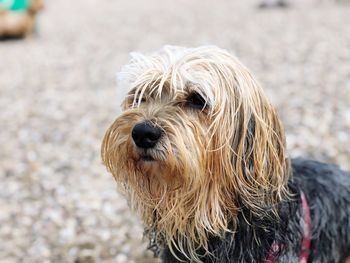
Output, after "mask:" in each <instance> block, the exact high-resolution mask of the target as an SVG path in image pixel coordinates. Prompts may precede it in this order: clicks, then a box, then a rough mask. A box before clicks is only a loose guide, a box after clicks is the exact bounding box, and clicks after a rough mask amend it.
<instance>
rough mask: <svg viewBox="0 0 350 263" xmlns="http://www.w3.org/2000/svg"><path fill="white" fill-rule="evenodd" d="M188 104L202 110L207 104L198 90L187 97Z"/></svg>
mask: <svg viewBox="0 0 350 263" xmlns="http://www.w3.org/2000/svg"><path fill="white" fill-rule="evenodd" d="M186 104H187V106H189V107H191V108H194V109H199V110H202V109H204V108H205V107H206V106H207V102H206V101H205V99H204V98H203V97H202V96H201V95H200V94H199V93H197V92H193V93H191V94H190V95H189V96H188V97H187V99H186Z"/></svg>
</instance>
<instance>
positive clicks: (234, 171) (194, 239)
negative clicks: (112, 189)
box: [102, 46, 289, 262]
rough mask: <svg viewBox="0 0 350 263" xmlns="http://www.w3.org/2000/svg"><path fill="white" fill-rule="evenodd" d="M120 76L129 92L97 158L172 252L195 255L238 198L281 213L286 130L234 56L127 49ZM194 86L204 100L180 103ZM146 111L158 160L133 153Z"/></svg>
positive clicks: (218, 231) (263, 211)
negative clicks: (158, 131) (157, 136)
mask: <svg viewBox="0 0 350 263" xmlns="http://www.w3.org/2000/svg"><path fill="white" fill-rule="evenodd" d="M118 79H119V88H120V89H128V90H129V93H128V96H127V97H126V99H125V101H124V103H123V110H124V111H123V113H122V114H121V116H119V117H118V118H117V119H116V121H115V122H114V123H113V124H112V125H111V127H110V128H109V129H108V131H107V132H106V135H105V137H104V140H103V143H102V160H103V163H104V164H105V165H106V166H107V168H108V170H109V171H110V172H111V173H112V174H113V176H114V178H115V179H116V181H117V182H118V184H119V185H120V186H122V190H123V191H124V192H125V193H126V195H127V196H128V199H129V201H130V204H131V206H132V208H133V209H135V210H136V211H137V212H138V214H139V215H140V216H141V217H142V219H143V221H144V222H145V223H146V224H147V225H150V226H151V228H154V229H155V232H156V233H159V238H162V239H164V241H165V243H166V245H167V246H168V247H169V248H170V250H171V251H172V253H173V254H174V255H176V254H177V253H176V251H180V252H181V253H182V254H184V255H186V256H187V257H188V259H191V260H193V261H197V262H200V255H198V250H199V249H200V248H201V249H204V251H205V253H208V249H207V248H208V243H207V240H208V235H212V236H222V235H223V234H224V233H225V232H227V231H229V232H234V231H235V222H236V216H237V214H238V212H239V210H240V209H241V208H242V205H243V206H244V207H246V208H248V209H250V210H251V211H252V213H253V214H254V215H256V216H264V217H265V216H268V215H270V214H271V212H272V214H275V215H276V216H277V208H276V204H278V203H279V202H280V201H281V200H282V199H283V198H286V197H287V196H288V191H287V187H286V184H287V180H288V176H289V164H288V162H287V158H286V152H285V136H284V131H283V128H282V126H281V123H280V120H279V118H278V116H277V113H276V112H275V110H274V108H273V107H272V106H271V104H270V103H269V101H268V99H267V98H266V97H265V95H264V94H263V92H262V90H261V88H260V85H259V84H258V82H257V81H256V80H255V79H254V77H253V76H252V75H251V74H250V73H249V71H248V70H247V69H246V68H245V67H244V66H243V65H242V64H241V63H240V62H239V61H238V60H237V59H236V58H235V57H234V56H232V55H230V54H229V53H228V52H226V51H224V50H222V49H219V48H217V47H213V46H206V47H200V48H196V49H187V48H179V47H170V46H166V47H164V48H163V49H162V50H161V51H159V52H157V53H154V54H151V55H148V56H145V55H142V54H139V53H133V54H132V59H131V61H130V63H129V64H128V65H126V66H124V67H123V68H122V70H121V72H120V73H119V75H118ZM192 92H197V93H199V94H201V96H202V97H203V98H205V99H206V103H207V105H206V107H205V108H204V109H203V110H202V111H195V110H193V109H188V108H186V104H185V103H186V98H187V97H188V95H189V94H191V93H192ZM145 120H147V121H151V122H152V123H153V124H154V125H157V126H159V127H161V128H162V129H163V130H164V134H165V136H164V139H163V140H162V141H161V142H160V145H159V146H157V148H156V149H154V150H152V151H154V152H153V155H155V156H157V159H158V160H159V161H158V162H157V164H146V163H143V162H139V161H138V159H137V153H135V149H134V146H133V142H132V139H131V136H130V134H131V130H132V128H133V126H134V125H135V124H136V123H138V122H140V121H145ZM229 224H230V226H229Z"/></svg>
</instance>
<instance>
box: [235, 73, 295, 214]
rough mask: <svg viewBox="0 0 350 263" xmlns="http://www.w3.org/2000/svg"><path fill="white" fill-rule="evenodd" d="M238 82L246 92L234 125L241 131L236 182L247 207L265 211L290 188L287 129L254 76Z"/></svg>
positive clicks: (238, 136)
mask: <svg viewBox="0 0 350 263" xmlns="http://www.w3.org/2000/svg"><path fill="white" fill-rule="evenodd" d="M236 78H239V76H236ZM238 83H239V84H237V85H241V87H238V90H240V91H243V90H244V93H241V94H240V96H241V97H240V98H238V100H240V102H239V103H238V105H240V106H239V109H238V110H236V112H237V116H235V118H234V119H233V122H234V123H233V124H232V125H233V126H234V128H235V129H236V130H237V132H236V133H235V135H236V136H235V137H234V138H233V139H232V149H233V155H232V165H233V170H234V173H235V176H234V180H236V182H235V185H236V186H237V189H238V190H237V191H238V192H237V194H238V195H239V198H240V200H241V201H242V202H243V204H244V205H245V206H249V207H250V208H252V209H253V210H256V211H259V210H261V211H264V210H266V208H268V207H270V208H273V207H274V205H275V204H276V203H278V201H279V200H281V198H282V197H284V196H285V194H286V191H287V190H286V183H287V179H288V175H289V174H288V173H289V171H288V170H289V167H288V162H287V158H286V151H285V135H284V129H283V126H282V124H281V122H280V120H279V117H278V115H277V112H276V110H275V109H274V107H273V106H272V105H271V104H270V102H269V100H268V99H267V97H266V96H265V95H264V94H263V91H262V89H261V88H260V86H259V84H258V83H257V82H256V81H255V80H254V79H253V77H251V78H249V79H245V80H244V81H242V80H241V81H238ZM242 85H243V86H244V87H242ZM236 94H237V93H236Z"/></svg>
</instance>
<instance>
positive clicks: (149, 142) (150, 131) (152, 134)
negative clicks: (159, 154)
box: [131, 122, 162, 149]
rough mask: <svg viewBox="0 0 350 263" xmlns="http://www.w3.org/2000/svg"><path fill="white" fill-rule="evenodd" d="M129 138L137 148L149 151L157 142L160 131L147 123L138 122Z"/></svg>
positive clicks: (160, 134)
mask: <svg viewBox="0 0 350 263" xmlns="http://www.w3.org/2000/svg"><path fill="white" fill-rule="evenodd" d="M131 136H132V139H133V140H134V142H135V144H136V146H137V147H139V148H142V149H150V148H153V147H154V146H155V145H156V144H157V142H158V141H159V139H160V137H161V136H162V130H161V129H160V128H159V127H157V126H155V125H152V124H151V123H149V122H140V123H138V124H136V125H135V126H134V128H133V129H132V132H131Z"/></svg>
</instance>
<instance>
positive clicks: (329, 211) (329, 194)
mask: <svg viewBox="0 0 350 263" xmlns="http://www.w3.org/2000/svg"><path fill="white" fill-rule="evenodd" d="M292 168H293V169H292V170H293V175H292V176H291V178H290V181H289V187H290V190H291V192H292V193H293V195H294V198H293V199H291V200H289V201H286V202H283V204H282V205H281V207H280V210H279V211H280V213H279V217H280V218H279V219H278V220H277V219H273V216H272V218H257V217H254V216H253V215H251V214H250V213H249V211H245V210H244V209H243V210H242V211H241V212H240V214H239V215H238V218H239V223H238V225H239V227H238V228H237V230H236V231H237V232H236V233H234V234H227V235H226V236H225V238H215V237H214V238H211V239H210V241H209V251H210V252H211V253H212V255H210V254H208V255H207V256H205V257H203V258H201V260H202V261H203V262H208V263H209V262H220V263H230V262H251V263H253V262H256V263H260V262H261V263H263V262H266V261H265V259H266V258H267V257H268V254H269V252H270V249H271V246H272V243H273V242H278V243H279V244H281V247H283V248H282V249H281V252H280V255H279V257H278V260H276V262H288V263H294V262H295V263H297V262H299V257H300V253H301V245H302V240H303V235H304V230H303V220H302V218H303V217H302V213H303V212H302V205H301V202H300V191H303V192H304V193H305V195H306V197H307V200H308V202H309V205H310V210H311V218H312V222H311V226H312V238H311V250H310V256H309V260H308V262H314V263H324V262H327V263H332V262H334V263H336V262H345V259H346V257H350V235H349V233H350V213H349V212H350V211H349V209H344V208H346V207H348V208H349V203H350V173H349V172H344V171H341V170H340V169H338V168H337V167H336V166H334V165H329V164H324V163H320V162H316V161H309V160H302V159H295V160H292ZM178 257H179V258H180V259H183V260H185V262H186V259H185V258H183V257H181V255H178ZM163 260H164V262H180V261H179V260H178V259H176V258H175V257H174V255H172V254H171V253H170V251H169V249H166V250H165V253H164V254H163Z"/></svg>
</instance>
